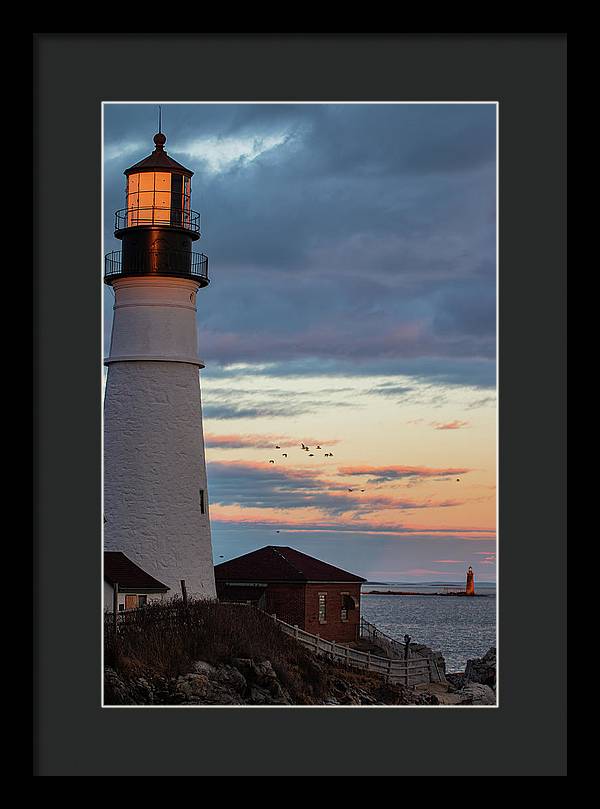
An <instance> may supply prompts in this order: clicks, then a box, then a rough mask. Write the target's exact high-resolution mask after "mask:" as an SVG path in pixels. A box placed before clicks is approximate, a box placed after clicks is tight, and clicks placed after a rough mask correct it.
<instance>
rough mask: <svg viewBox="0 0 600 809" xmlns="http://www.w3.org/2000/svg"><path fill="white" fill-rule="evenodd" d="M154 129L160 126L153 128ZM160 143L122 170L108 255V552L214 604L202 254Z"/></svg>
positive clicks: (186, 179) (184, 180)
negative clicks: (201, 346) (117, 248)
mask: <svg viewBox="0 0 600 809" xmlns="http://www.w3.org/2000/svg"><path fill="white" fill-rule="evenodd" d="M159 129H160V127H159ZM165 142H166V137H165V136H164V134H162V132H160V131H159V132H158V133H157V134H156V135H155V136H154V144H155V149H154V151H153V152H152V154H150V155H149V156H148V157H146V158H145V159H144V160H141V161H140V162H139V163H136V164H135V165H134V166H131V168H128V169H126V170H125V172H124V174H125V177H126V207H125V208H124V209H123V210H120V211H117V213H116V214H115V237H116V238H117V239H120V240H121V242H122V252H113V253H109V254H108V255H107V256H106V259H105V276H104V280H105V283H106V284H108V285H110V286H111V287H112V289H113V291H114V298H115V300H114V319H113V327H112V335H111V343H110V352H109V356H108V358H107V359H106V360H105V363H106V365H107V366H108V376H107V382H106V395H105V402H104V426H105V435H104V544H105V549H106V550H111V551H122V552H123V553H125V555H126V556H128V557H129V558H130V559H132V560H133V561H134V562H135V563H136V564H138V565H139V566H140V567H141V568H143V569H144V570H145V571H147V572H148V573H150V574H151V575H153V576H155V577H156V578H157V579H158V580H159V581H162V582H164V583H165V584H167V585H168V586H169V587H170V588H171V594H172V595H176V594H179V593H181V580H182V579H184V580H185V585H186V590H187V593H188V594H189V595H192V596H196V597H201V598H215V580H214V573H213V560H212V547H211V535H210V522H209V514H208V490H207V484H206V464H205V457H204V438H203V433H202V409H201V399H200V379H199V369H200V368H203V367H204V365H203V364H202V362H201V361H200V359H199V358H198V335H197V326H196V296H197V293H198V291H199V290H200V289H202V288H203V287H206V286H207V285H208V258H207V257H206V256H205V255H204V254H203V253H198V252H194V251H193V250H192V246H193V243H194V242H195V241H196V240H197V239H199V238H200V216H199V214H197V213H196V212H195V211H192V209H191V178H192V174H193V172H192V171H190V170H189V169H186V168H185V167H184V166H182V165H181V164H180V163H178V162H177V161H175V160H173V159H172V158H171V157H169V156H168V155H167V153H166V151H165Z"/></svg>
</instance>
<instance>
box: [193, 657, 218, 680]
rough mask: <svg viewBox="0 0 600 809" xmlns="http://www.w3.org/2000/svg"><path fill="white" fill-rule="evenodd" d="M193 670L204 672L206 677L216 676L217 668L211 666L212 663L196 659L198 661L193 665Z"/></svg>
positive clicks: (198, 672) (199, 672) (197, 672)
mask: <svg viewBox="0 0 600 809" xmlns="http://www.w3.org/2000/svg"><path fill="white" fill-rule="evenodd" d="M192 671H194V672H195V673H196V674H204V675H205V676H206V677H212V676H214V674H215V672H216V669H215V667H214V666H211V665H210V663H206V662H205V661H204V660H196V662H195V663H194V664H193V665H192Z"/></svg>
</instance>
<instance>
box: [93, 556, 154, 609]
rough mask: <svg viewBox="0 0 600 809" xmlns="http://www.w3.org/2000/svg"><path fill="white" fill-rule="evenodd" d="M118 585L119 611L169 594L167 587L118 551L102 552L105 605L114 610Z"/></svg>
mask: <svg viewBox="0 0 600 809" xmlns="http://www.w3.org/2000/svg"><path fill="white" fill-rule="evenodd" d="M115 585H117V599H118V609H119V612H121V611H122V610H134V609H137V608H138V607H144V606H145V605H146V604H150V603H152V602H153V601H162V600H163V599H164V598H167V597H168V593H169V588H168V587H167V585H166V584H163V583H162V582H161V581H158V579H155V578H154V576H150V574H149V573H146V571H145V570H142V568H141V567H139V566H138V565H136V564H135V563H134V562H132V561H131V559H128V558H127V557H126V556H125V554H124V553H121V552H120V551H105V552H104V609H105V611H107V612H113V604H114V597H115Z"/></svg>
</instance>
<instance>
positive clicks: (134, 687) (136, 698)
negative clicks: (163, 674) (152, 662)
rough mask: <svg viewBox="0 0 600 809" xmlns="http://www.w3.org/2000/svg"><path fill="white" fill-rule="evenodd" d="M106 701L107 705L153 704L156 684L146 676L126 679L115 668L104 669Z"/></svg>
mask: <svg viewBox="0 0 600 809" xmlns="http://www.w3.org/2000/svg"><path fill="white" fill-rule="evenodd" d="M104 702H105V704H106V705H153V704H155V702H156V699H155V688H154V685H153V684H152V683H151V682H150V681H149V680H147V679H146V677H137V678H135V679H133V680H125V678H124V677H122V676H121V675H120V674H117V672H116V671H114V669H111V668H106V669H105V670H104Z"/></svg>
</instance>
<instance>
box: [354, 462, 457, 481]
mask: <svg viewBox="0 0 600 809" xmlns="http://www.w3.org/2000/svg"><path fill="white" fill-rule="evenodd" d="M471 471H472V470H471V469H468V468H466V467H458V466H456V467H442V468H432V467H428V466H340V467H338V473H339V474H340V475H356V476H361V477H364V476H367V475H370V476H371V480H370V481H369V482H374V483H384V482H387V481H391V480H402V479H404V478H408V479H413V480H414V479H416V478H440V479H444V478H448V477H454V476H455V475H466V474H467V472H471Z"/></svg>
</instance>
